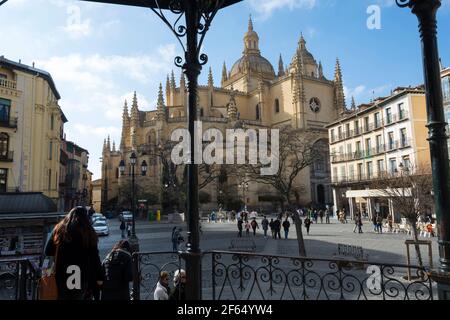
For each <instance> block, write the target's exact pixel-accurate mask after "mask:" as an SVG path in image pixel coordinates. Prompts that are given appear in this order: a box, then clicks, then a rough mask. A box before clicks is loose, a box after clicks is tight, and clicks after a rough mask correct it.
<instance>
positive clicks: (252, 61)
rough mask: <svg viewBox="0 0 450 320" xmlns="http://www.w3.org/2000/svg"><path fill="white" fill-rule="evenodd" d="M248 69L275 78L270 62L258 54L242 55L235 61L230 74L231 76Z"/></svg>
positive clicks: (245, 71)
mask: <svg viewBox="0 0 450 320" xmlns="http://www.w3.org/2000/svg"><path fill="white" fill-rule="evenodd" d="M248 71H250V72H252V73H254V74H259V73H262V74H263V75H264V76H269V77H272V78H275V71H274V69H273V66H272V64H271V63H270V62H269V61H268V60H267V59H266V58H264V57H262V56H260V55H253V54H252V55H244V56H243V57H242V58H240V59H239V60H238V61H236V62H235V63H234V65H233V67H232V68H231V73H230V76H231V77H233V76H235V75H237V74H243V73H247V72H248Z"/></svg>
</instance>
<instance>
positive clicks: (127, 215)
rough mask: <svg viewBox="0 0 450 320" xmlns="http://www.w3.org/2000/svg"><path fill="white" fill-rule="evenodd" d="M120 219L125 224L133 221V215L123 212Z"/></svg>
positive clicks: (129, 212)
mask: <svg viewBox="0 0 450 320" xmlns="http://www.w3.org/2000/svg"><path fill="white" fill-rule="evenodd" d="M122 217H123V220H124V221H125V222H127V221H132V220H133V213H132V212H131V211H123V212H122Z"/></svg>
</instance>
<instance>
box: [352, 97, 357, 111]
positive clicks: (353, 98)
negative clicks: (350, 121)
mask: <svg viewBox="0 0 450 320" xmlns="http://www.w3.org/2000/svg"><path fill="white" fill-rule="evenodd" d="M351 109H352V110H356V103H355V97H354V96H352V106H351Z"/></svg>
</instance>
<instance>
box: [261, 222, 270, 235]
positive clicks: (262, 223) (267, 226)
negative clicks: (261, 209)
mask: <svg viewBox="0 0 450 320" xmlns="http://www.w3.org/2000/svg"><path fill="white" fill-rule="evenodd" d="M261 225H262V228H263V231H264V239H267V230H268V229H269V220H267V218H266V216H264V218H263V219H262V221H261Z"/></svg>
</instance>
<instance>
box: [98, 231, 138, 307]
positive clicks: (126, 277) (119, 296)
mask: <svg viewBox="0 0 450 320" xmlns="http://www.w3.org/2000/svg"><path fill="white" fill-rule="evenodd" d="M102 267H103V272H104V275H105V281H104V282H103V286H102V300H130V282H131V281H133V268H132V263H131V246H130V243H129V242H128V241H127V240H120V241H119V242H117V243H116V245H115V246H114V247H113V249H112V250H111V252H110V253H109V254H108V255H107V256H106V258H105V260H103V263H102Z"/></svg>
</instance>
